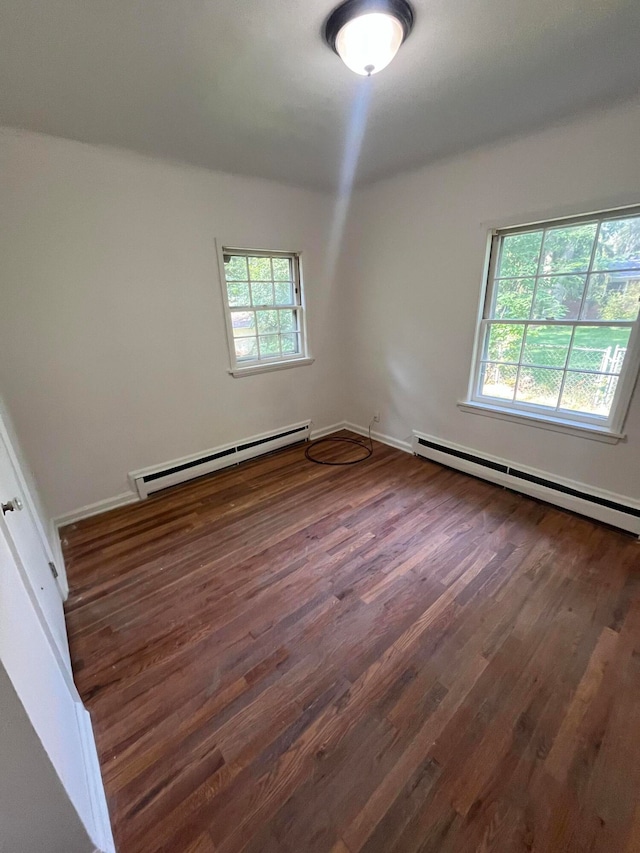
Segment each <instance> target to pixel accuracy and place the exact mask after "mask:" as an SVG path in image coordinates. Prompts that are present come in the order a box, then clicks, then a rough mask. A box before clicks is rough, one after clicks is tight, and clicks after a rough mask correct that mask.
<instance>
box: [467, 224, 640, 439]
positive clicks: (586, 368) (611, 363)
mask: <svg viewBox="0 0 640 853" xmlns="http://www.w3.org/2000/svg"><path fill="white" fill-rule="evenodd" d="M639 306H640V210H639V209H638V208H635V209H633V210H629V211H615V212H610V213H606V214H601V215H598V216H590V217H581V218H578V219H573V220H562V221H554V222H548V223H544V224H540V225H535V226H526V227H522V228H514V229H505V230H500V231H497V232H495V234H494V236H493V238H492V243H491V257H490V263H489V275H488V281H487V287H486V294H485V302H484V310H483V315H482V318H481V320H480V328H479V330H478V348H477V351H476V358H475V364H474V369H473V374H472V379H471V389H470V390H471V394H470V397H471V402H475V403H478V404H482V405H484V406H485V407H487V408H491V407H493V408H495V409H497V410H501V411H505V410H507V411H509V410H510V411H513V412H514V413H519V414H524V415H528V416H530V417H533V418H535V419H538V420H542V421H545V420H546V421H553V422H554V423H558V422H560V423H561V422H563V421H567V422H571V423H573V424H576V423H577V424H584V425H585V426H591V427H592V428H596V429H598V428H600V429H601V430H602V431H610V432H619V431H620V430H621V429H622V425H623V421H624V418H625V415H626V412H627V409H628V407H629V402H630V400H631V394H632V392H633V386H634V384H635V379H636V376H637V372H638V355H639V354H638V347H639V341H638V338H639V330H638V325H639V323H638V309H639Z"/></svg>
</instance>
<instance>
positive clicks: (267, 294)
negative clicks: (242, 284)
mask: <svg viewBox="0 0 640 853" xmlns="http://www.w3.org/2000/svg"><path fill="white" fill-rule="evenodd" d="M251 296H252V297H253V304H254V305H273V285H272V284H271V282H265V281H259V282H254V283H253V284H252V285H251Z"/></svg>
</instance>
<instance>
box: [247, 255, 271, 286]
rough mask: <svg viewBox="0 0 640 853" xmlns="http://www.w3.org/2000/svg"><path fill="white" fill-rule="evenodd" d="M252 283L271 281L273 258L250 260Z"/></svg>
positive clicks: (254, 258)
mask: <svg viewBox="0 0 640 853" xmlns="http://www.w3.org/2000/svg"><path fill="white" fill-rule="evenodd" d="M249 278H250V279H251V281H271V258H258V257H253V258H249Z"/></svg>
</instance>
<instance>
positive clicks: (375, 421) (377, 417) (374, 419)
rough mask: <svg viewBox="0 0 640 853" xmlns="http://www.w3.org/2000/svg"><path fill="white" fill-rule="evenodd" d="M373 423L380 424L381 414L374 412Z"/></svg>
mask: <svg viewBox="0 0 640 853" xmlns="http://www.w3.org/2000/svg"><path fill="white" fill-rule="evenodd" d="M373 422H374V424H379V423H380V412H374V413H373Z"/></svg>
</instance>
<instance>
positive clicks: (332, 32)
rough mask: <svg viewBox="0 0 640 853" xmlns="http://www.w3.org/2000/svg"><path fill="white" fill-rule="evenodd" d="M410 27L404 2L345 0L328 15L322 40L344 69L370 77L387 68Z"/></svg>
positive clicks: (392, 0) (407, 5)
mask: <svg viewBox="0 0 640 853" xmlns="http://www.w3.org/2000/svg"><path fill="white" fill-rule="evenodd" d="M412 27H413V9H412V8H411V6H410V5H409V4H408V3H407V2H406V0H346V2H345V3H342V4H341V5H340V6H338V7H337V8H336V9H334V10H333V12H332V13H331V14H330V15H329V17H328V19H327V22H326V24H325V27H324V37H325V39H326V41H327V44H328V45H329V47H331V48H332V49H333V50H335V52H336V53H337V54H338V56H339V57H340V59H341V60H342V61H343V62H344V64H345V65H346V66H347V68H350V69H351V70H352V71H355V72H356V74H362V76H363V77H370V76H371V75H372V74H377V72H378V71H382V69H383V68H386V67H387V65H388V64H389V63H390V62H391V60H392V59H393V57H394V56H395V55H396V53H397V52H398V50H399V49H400V45H401V44H402V42H403V41H404V40H405V39H406V38H407V36H408V35H409V33H410V32H411V28H412Z"/></svg>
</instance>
